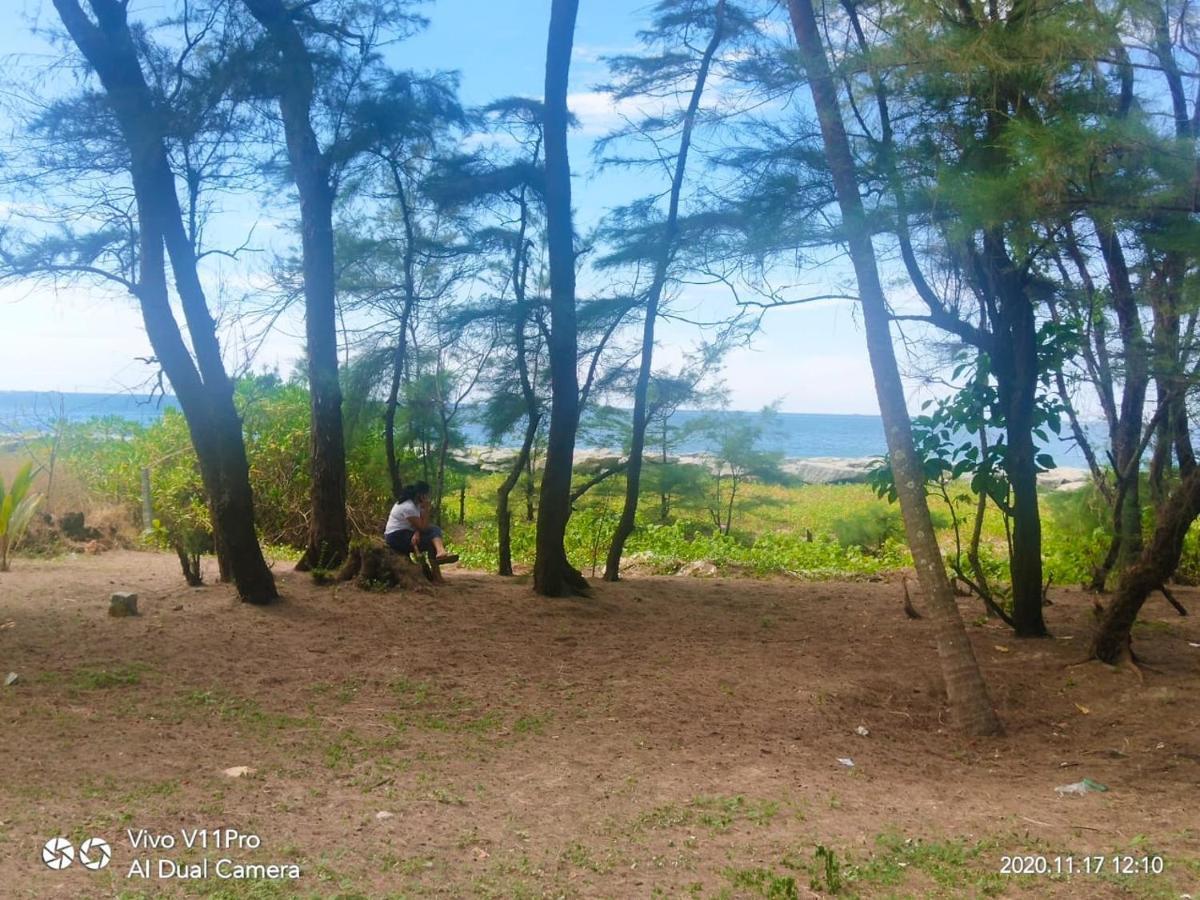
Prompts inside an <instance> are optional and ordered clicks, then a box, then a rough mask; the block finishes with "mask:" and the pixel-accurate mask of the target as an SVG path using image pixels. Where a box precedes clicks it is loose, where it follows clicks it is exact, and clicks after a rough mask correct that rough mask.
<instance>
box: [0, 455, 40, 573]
mask: <svg viewBox="0 0 1200 900" xmlns="http://www.w3.org/2000/svg"><path fill="white" fill-rule="evenodd" d="M32 486H33V463H31V462H29V463H26V464H25V465H24V466H22V467H21V468H20V470H19V471H18V472H17V474H16V475H14V476H13V479H12V482H11V483H10V484H9V485H8V487H7V489H6V488H5V486H4V479H3V478H0V572H7V571H8V555H9V553H10V552H11V551H12V550H14V549H16V546H17V544H19V543H20V542H21V538H22V537H24V536H25V531H26V530H27V529H28V528H29V523H30V522H32V521H33V514H34V512H35V511H36V510H37V507H38V504H39V503H40V502H41V500H42V498H41V495H40V494H35V493H33V492H32V491H31V490H30V489H31V488H32Z"/></svg>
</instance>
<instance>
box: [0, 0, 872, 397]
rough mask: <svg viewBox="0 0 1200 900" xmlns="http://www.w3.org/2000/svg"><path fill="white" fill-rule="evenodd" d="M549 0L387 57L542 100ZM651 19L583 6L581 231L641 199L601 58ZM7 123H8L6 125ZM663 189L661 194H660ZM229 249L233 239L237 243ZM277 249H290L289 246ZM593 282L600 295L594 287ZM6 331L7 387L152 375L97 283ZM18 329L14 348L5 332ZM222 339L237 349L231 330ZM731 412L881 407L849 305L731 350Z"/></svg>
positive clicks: (670, 346)
mask: <svg viewBox="0 0 1200 900" xmlns="http://www.w3.org/2000/svg"><path fill="white" fill-rule="evenodd" d="M10 3H11V4H13V5H14V6H18V7H19V8H22V9H23V10H24V11H25V13H26V15H27V16H29V17H32V18H34V19H37V20H40V21H41V23H42V24H43V25H46V24H53V22H54V11H53V8H52V7H51V5H50V0H6V3H5V5H6V6H8V5H9V4H10ZM162 5H163V3H162V0H133V8H134V9H135V10H141V11H150V10H154V9H157V8H161V7H162ZM549 8H550V3H549V0H439V2H436V3H432V4H429V5H428V6H427V7H426V14H427V15H428V16H429V18H430V26H429V28H428V29H427V30H425V31H424V32H423V33H421V34H419V35H417V36H416V37H414V38H412V39H410V40H408V41H406V42H404V43H402V44H400V45H398V46H396V47H395V48H393V50H392V52H391V56H392V61H393V63H394V64H395V65H397V66H403V67H410V68H414V69H452V70H457V71H458V72H459V73H460V75H461V87H462V98H463V100H464V102H465V103H467V104H480V103H483V102H486V101H487V100H489V99H492V98H495V97H501V96H506V95H513V94H522V95H529V96H539V95H540V94H541V91H542V78H543V72H542V66H543V62H544V54H545V42H546V27H547V23H548V16H549ZM646 20H647V4H646V3H644V2H641V0H582V2H581V4H580V15H579V22H578V28H577V32H576V53H575V58H574V61H573V65H572V91H571V93H572V97H571V104H572V108H573V110H574V111H575V113H576V115H577V116H578V117H579V119H580V120H581V128H580V129H579V131H578V132H577V133H576V134H575V135H574V137H573V139H572V143H571V153H572V168H573V171H574V174H575V187H574V190H575V205H576V208H577V218H578V224H579V226H580V227H581V228H586V227H588V226H590V225H593V224H595V223H596V222H597V221H598V220H599V219H600V217H601V216H602V215H603V212H604V209H605V208H606V206H608V205H611V204H612V203H614V202H621V201H624V200H628V199H630V198H632V197H633V196H635V195H636V194H637V193H639V188H640V185H639V184H638V183H637V181H636V178H635V177H634V176H632V175H629V174H624V173H611V172H605V173H596V172H595V171H594V170H593V165H592V160H591V157H590V149H591V145H592V142H593V141H594V140H595V138H596V137H598V136H599V135H600V134H602V133H603V132H604V131H605V130H606V129H607V128H608V127H609V126H610V125H612V124H613V123H615V122H616V121H617V118H616V115H615V113H614V111H613V110H612V108H611V105H609V104H608V103H607V101H606V99H605V98H604V97H602V96H601V95H599V94H598V93H596V92H595V90H594V87H595V85H596V84H597V83H598V82H600V81H601V80H602V79H603V78H604V74H605V69H604V65H603V63H602V61H601V59H600V58H601V57H602V56H603V55H604V54H606V53H613V52H620V51H622V50H628V49H631V48H632V47H633V46H634V45H635V39H636V38H635V36H636V32H637V30H638V28H639V27H641V26H643V25H644V24H645V22H646ZM8 22H9V23H10V27H9V28H7V29H5V30H4V32H3V33H0V56H4V57H8V56H10V55H12V54H24V55H25V57H24V59H23V62H24V63H25V64H29V63H30V62H31V61H32V60H31V58H30V57H29V56H28V55H29V54H34V55H35V59H36V56H39V55H41V54H44V53H45V54H50V53H52V51H51V50H50V49H49V48H48V47H47V46H46V45H45V44H44V42H42V41H40V40H39V39H37V38H35V37H34V36H33V35H31V34H30V32H29V29H28V28H27V27H23V26H18V27H12V19H8ZM4 124H6V123H3V121H2V120H0V126H2V125H4ZM656 187H657V186H656ZM230 242H231V243H232V244H237V243H239V240H233V238H232V236H231V238H230ZM273 249H277V250H283V249H285V248H284V247H283V246H276V247H274V248H273ZM842 271H843V270H842V269H841V268H840V267H831V268H830V269H828V270H827V271H822V272H813V273H809V275H808V280H809V283H810V286H811V287H812V288H813V292H814V293H820V292H831V291H837V290H840V289H843V288H845V287H846V285H844V284H842V283H840V282H841V280H842V279H843V278H844V276H843V275H842V274H840V273H841V272H842ZM590 287H592V288H594V289H597V290H599V289H601V288H602V287H603V285H601V284H599V283H596V282H595V281H594V280H593V281H592V282H591V283H590ZM681 302H682V303H683V304H684V305H686V306H689V307H695V308H701V309H705V310H707V311H710V312H716V311H728V310H729V309H730V303H731V301H730V300H729V299H728V298H726V297H725V296H724V295H723V294H722V293H721V292H719V291H716V290H699V291H693V292H691V293H690V294H687V295H685V296H684V297H682V298H681ZM0 330H2V332H3V333H4V334H5V336H6V338H8V339H7V340H6V342H5V352H4V353H3V354H0V390H6V389H7V390H88V391H121V390H126V389H130V388H134V387H136V386H137V385H139V384H141V383H142V381H143V380H144V379H145V378H146V377H147V374H148V370H147V367H146V366H145V364H143V363H141V362H139V361H138V359H137V358H138V357H145V356H149V355H150V352H151V351H150V348H149V343H148V341H147V340H146V337H145V334H144V331H143V329H142V325H141V319H140V316H139V314H138V312H137V309H136V306H135V305H134V303H133V301H131V300H130V299H128V298H124V297H119V296H114V295H111V294H108V293H105V292H103V291H100V290H97V289H91V288H72V289H70V290H63V291H60V292H59V293H58V294H57V295H55V294H54V293H53V292H51V291H49V290H48V289H46V288H42V287H34V286H31V285H20V286H13V287H8V288H5V289H3V290H0ZM301 330H302V328H301V326H300V325H299V323H297V322H294V321H293V322H289V323H284V324H283V327H282V328H281V329H280V331H279V332H278V333H276V334H274V335H273V336H272V337H271V338H270V339H269V340H268V341H266V343H265V344H264V345H263V346H262V348H261V350H260V351H259V352H258V354H257V356H256V357H255V359H254V363H255V365H256V367H259V368H261V367H263V366H266V367H278V368H279V369H281V370H283V371H284V372H287V371H290V370H291V369H292V368H293V366H294V364H295V361H296V359H297V357H298V356H299V354H300V352H301V351H300V342H299V339H298V335H299V334H300V332H301ZM11 335H19V338H18V339H17V340H15V341H13V340H12V339H11V338H10V337H9V336H11ZM693 338H694V334H693V333H692V332H690V331H685V330H683V329H681V328H679V327H668V328H666V329H664V330H662V339H663V340H662V345H661V352H660V358H662V359H664V360H669V359H671V358H673V357H677V356H678V349H677V348H678V347H679V346H680V345H683V344H686V343H689V342H691V341H692V340H693ZM226 345H227V346H228V347H230V348H235V347H239V346H240V345H239V344H238V337H237V335H234V334H230V335H227V336H226ZM231 352H232V351H231ZM724 380H725V382H726V384H727V386H728V388H729V392H730V400H731V403H732V405H733V406H734V407H735V408H740V409H755V408H758V407H761V406H763V405H764V404H767V403H770V402H773V401H776V400H779V401H781V408H782V409H784V410H785V411H791V412H843V413H875V412H877V406H876V402H875V395H874V388H873V385H872V381H871V372H870V367H869V364H868V362H867V357H866V351H865V346H864V342H863V336H862V332H861V329H860V328H859V326H858V322H857V319H856V316H855V315H854V311H853V310H852V309H851V307H850V306H849V305H848V304H845V303H825V304H821V305H812V306H806V307H803V308H795V309H785V310H779V311H775V312H772V313H771V314H770V315H769V317H768V318H767V319H766V320H765V327H764V330H763V333H762V334H760V335H759V336H758V337H757V338H756V339H755V341H754V345H753V347H752V348H749V349H746V350H739V351H736V352H735V353H733V354H732V355H731V356H730V358H729V361H728V365H727V367H726V370H725V372H724Z"/></svg>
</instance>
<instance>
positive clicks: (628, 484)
mask: <svg viewBox="0 0 1200 900" xmlns="http://www.w3.org/2000/svg"><path fill="white" fill-rule="evenodd" d="M681 7H682V8H681ZM658 13H659V21H658V23H657V24H658V28H657V29H656V32H652V33H651V35H652V36H653V38H652V39H662V38H663V37H664V36H665V37H670V36H674V33H679V38H680V40H681V42H682V43H683V44H684V45H685V46H687V45H688V42H689V41H690V40H691V39H692V34H691V32H692V31H693V30H698V29H699V28H707V29H708V30H709V32H710V35H709V38H708V41H707V43H706V44H705V46H704V50H703V51H702V52H701V54H700V56H699V59H698V61H697V62H696V64H695V73H694V75H693V76H692V88H691V93H690V96H689V97H688V102H687V106H686V108H685V109H684V112H683V114H682V117H681V120H680V123H679V145H678V150H677V151H676V153H675V155H674V161H673V164H672V174H671V187H670V191H669V193H668V197H667V211H666V218H665V220H664V221H663V222H662V223H661V234H660V235H656V236H655V239H654V241H653V243H654V247H653V252H652V256H653V275H652V276H651V280H650V285H649V287H648V289H647V290H646V298H645V319H644V322H643V326H642V349H641V361H640V364H639V367H638V375H637V383H636V385H635V386H634V391H633V434H632V437H631V440H630V445H629V462H628V464H627V466H626V470H625V502H624V505H623V507H622V510H621V518H620V519H619V520H618V522H617V528H616V532H615V533H614V534H613V538H612V542H611V543H610V545H609V548H608V556H607V559H606V561H605V566H604V579H605V580H606V581H616V580H618V579H619V578H620V571H621V554H622V553H623V552H624V550H625V541H626V540H628V538H629V536H630V535H631V534H633V529H634V525H635V522H636V520H637V508H638V499H639V497H640V492H641V482H642V457H643V453H644V451H645V447H646V425H647V421H648V399H647V398H648V393H649V390H650V375H651V372H652V371H653V365H654V329H655V326H656V324H657V321H658V313H659V305H660V304H661V303H662V299H663V291H664V289H665V288H666V285H667V277H668V274H669V269H670V266H671V261H672V258H673V257H674V255H675V250H676V246H677V241H678V236H679V207H680V199H681V197H682V194H683V184H684V178H685V175H686V172H687V163H688V153H689V151H690V150H691V144H692V133H693V131H694V129H695V127H696V120H697V117H698V116H699V114H700V104H701V102H702V100H703V97H704V91H705V88H706V87H707V85H708V78H709V73H710V71H711V70H712V64H713V58H714V57H715V56H716V54H717V50H718V48H719V47H720V46H721V42H722V40H723V39H724V38H725V36H726V27H727V26H726V0H717V2H716V4H715V5H713V7H712V8H711V10H710V9H709V8H708V6H707V4H706V5H705V6H704V7H703V8H702V9H699V10H697V9H696V8H695V6H694V4H691V3H688V2H686V0H685V2H683V3H677V2H664V3H662V4H660V6H659V10H658ZM696 13H700V15H699V16H697V15H696ZM710 15H711V23H710V22H709V21H708V19H709V16H710ZM681 16H682V17H683V21H682V23H681V22H680V18H681ZM739 18H740V13H739ZM695 19H702V20H703V21H702V22H701V21H695ZM664 32H666V33H667V34H666V35H664V34H663V33H664ZM684 56H685V58H686V55H684ZM690 62H691V61H690V60H688V63H685V64H684V65H683V66H682V68H685V69H687V68H690ZM656 64H657V65H656ZM614 66H615V67H616V68H617V70H618V72H620V71H625V72H630V71H632V73H633V74H632V77H631V78H630V79H629V81H630V83H628V84H626V85H624V86H622V87H621V88H619V89H617V90H616V91H615V93H616V96H617V97H623V96H628V95H632V94H635V93H637V92H639V91H642V90H646V89H648V88H649V86H650V85H652V84H654V83H655V82H658V81H660V80H663V79H667V80H670V81H675V82H678V81H679V79H680V76H681V75H682V74H683V73H681V72H680V68H681V65H680V62H679V60H678V59H676V58H674V57H673V56H671V55H666V56H665V58H664V57H659V58H658V59H651V60H645V59H641V58H638V59H634V60H630V59H621V58H618V59H617V60H615V61H614ZM656 121H657V122H658V123H659V127H660V128H661V125H662V123H661V119H658V120H656Z"/></svg>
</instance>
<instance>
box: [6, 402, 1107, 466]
mask: <svg viewBox="0 0 1200 900" xmlns="http://www.w3.org/2000/svg"><path fill="white" fill-rule="evenodd" d="M178 405H179V404H178V403H177V402H176V400H175V398H174V397H169V396H168V397H154V398H151V397H149V396H147V395H145V394H130V393H125V394H81V393H61V394H60V393H38V392H31V391H0V436H3V435H5V434H8V435H13V434H31V433H37V432H40V431H45V430H47V429H48V428H49V427H50V423H52V422H53V421H54V420H55V419H56V418H57V417H58V416H59V414H60V412H61V414H62V415H63V416H65V418H66V419H67V420H68V421H71V422H86V421H87V420H89V419H94V418H100V417H107V416H116V417H120V418H124V419H130V420H133V421H135V422H140V423H142V424H149V423H151V422H153V421H154V420H155V419H157V418H158V417H159V416H161V415H162V411H163V410H164V409H166V408H168V407H172V408H178ZM702 415H711V414H708V413H700V412H696V411H691V410H681V411H680V412H679V413H678V414H677V416H676V417H675V419H674V420H673V424H676V425H680V426H686V425H687V424H688V423H689V422H693V421H694V420H695V419H696V418H698V417H699V416H702ZM719 415H721V416H728V417H729V418H730V420H737V419H739V418H742V419H744V420H747V421H750V420H755V419H757V417H758V414H757V413H751V412H737V411H729V412H723V413H720V414H719ZM463 432H464V433H465V436H466V439H467V443H468V444H485V443H487V438H486V436H485V434H484V431H483V428H482V427H481V426H479V425H477V424H475V423H471V422H467V423H466V424H465V426H464V428H463ZM1101 434H1102V432H1100V431H1097V432H1096V433H1095V437H1096V438H1097V439H1100V438H1101ZM1051 437H1052V439H1051V443H1050V445H1049V446H1048V447H1046V448H1045V449H1046V450H1047V451H1048V452H1049V453H1050V454H1051V456H1053V457H1054V461H1055V462H1056V463H1057V464H1058V465H1060V466H1079V467H1082V466H1084V465H1085V464H1086V463H1085V461H1084V459H1083V455H1082V454H1081V453H1080V452H1079V449H1078V447H1076V445H1075V443H1074V441H1070V440H1061V439H1056V438H1054V437H1053V436H1051ZM651 442H652V439H651ZM610 443H611V442H610V441H601V442H600V445H601V446H608V445H609V444H610ZM586 444H587V440H586V438H581V445H586ZM1102 445H1103V444H1102V441H1101V442H1100V443H1099V444H1098V446H1102ZM762 446H763V448H764V449H766V450H768V451H771V452H774V453H780V454H782V455H783V456H785V457H787V458H791V459H804V458H807V457H814V456H832V457H864V456H882V455H883V454H884V453H885V452H886V450H887V446H886V443H885V440H884V435H883V423H882V421H881V420H880V418H879V416H855V415H833V414H822V413H779V414H778V415H777V417H776V420H775V427H774V428H772V429H770V430H769V431H767V432H766V433H764V435H763V440H762ZM711 449H712V448H711V446H709V445H708V443H707V442H706V441H705V439H704V438H702V437H700V436H699V435H696V436H693V437H691V438H688V439H686V440H684V441H683V443H682V444H680V445H677V446H676V447H675V452H676V453H703V452H705V451H707V450H711Z"/></svg>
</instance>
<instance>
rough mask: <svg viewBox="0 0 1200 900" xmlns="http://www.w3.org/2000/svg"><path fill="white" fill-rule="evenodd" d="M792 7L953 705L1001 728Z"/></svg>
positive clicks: (827, 91) (818, 56) (971, 720)
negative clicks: (948, 560)
mask: <svg viewBox="0 0 1200 900" xmlns="http://www.w3.org/2000/svg"><path fill="white" fill-rule="evenodd" d="M788 11H789V12H790V14H791V21H792V29H793V31H794V32H795V36H796V44H797V46H798V48H799V50H800V58H801V63H802V64H803V66H804V68H805V70H806V71H807V73H808V83H809V88H810V89H811V91H812V97H813V105H814V107H815V108H816V111H817V118H818V119H819V121H820V125H821V136H822V138H823V140H824V143H825V156H826V159H827V161H828V163H829V169H830V172H831V174H832V176H833V182H834V188H835V191H836V193H837V198H838V205H839V207H840V208H841V213H842V227H843V229H844V233H845V235H846V240H847V243H848V245H849V250H850V259H851V262H852V264H853V266H854V273H855V277H856V278H857V281H858V289H859V295H860V300H861V303H862V310H863V322H864V325H865V328H866V332H867V350H868V353H869V355H870V358H871V368H872V371H873V373H874V376H875V392H876V396H877V397H878V399H879V411H880V413H881V415H882V417H883V424H884V430H885V433H886V436H887V443H888V452H889V453H890V455H891V460H892V468H893V472H894V473H895V477H896V485H897V493H898V494H899V498H900V509H901V512H902V513H903V516H904V524H905V529H906V531H907V533H908V542H909V547H910V548H911V550H912V554H913V560H914V562H915V563H916V568H917V577H918V578H919V579H920V582H921V586H922V588H923V589H924V592H925V597H926V602H927V603H928V606H929V612H930V616H931V618H932V620H933V622H934V628H935V632H936V636H937V645H938V657H939V660H940V662H941V667H942V675H943V678H944V679H945V683H946V693H947V696H948V698H949V702H950V709H951V713H952V715H953V716H954V719H955V721H956V723H957V724H958V726H959V727H960V728H962V729H963V730H964V731H966V732H967V733H969V734H976V735H983V734H995V733H997V732H999V731H1000V730H1001V728H1000V722H999V720H998V719H997V718H996V713H995V711H994V710H993V709H992V704H991V699H990V698H989V697H988V692H987V686H986V685H985V684H984V681H983V676H982V675H981V673H980V671H979V664H978V662H977V660H976V659H975V652H974V650H973V649H972V647H971V642H970V640H969V639H968V638H967V633H966V629H965V628H964V627H963V623H962V617H961V616H960V615H959V611H958V606H957V604H956V603H955V600H954V591H953V589H952V587H951V585H950V580H949V579H948V578H947V577H946V567H945V564H944V562H943V561H942V555H941V551H940V549H939V548H938V544H937V536H936V534H935V532H934V530H933V521H932V519H931V518H930V515H929V506H928V503H927V500H926V496H925V474H924V471H923V467H922V465H921V461H920V460H919V459H918V458H917V454H916V448H915V447H914V445H913V435H912V423H911V422H910V420H909V417H908V408H907V406H906V405H905V400H904V385H903V383H902V382H901V380H900V369H899V366H898V365H897V364H896V355H895V350H894V348H893V346H892V336H891V328H890V317H889V313H888V308H887V302H886V300H885V298H884V295H883V287H882V285H881V284H880V281H879V270H878V266H877V263H876V260H875V249H874V247H873V246H872V244H871V235H870V231H869V229H868V225H867V221H866V215H865V211H864V210H863V205H862V199H861V197H860V196H859V194H858V179H857V175H856V172H855V166H854V157H853V155H852V154H851V150H850V142H849V139H848V138H847V137H846V131H845V126H844V124H843V122H842V117H841V112H840V110H839V108H838V98H837V88H836V86H835V85H834V81H833V77H832V75H831V74H830V71H829V63H828V61H827V59H826V56H825V48H824V47H823V46H822V44H821V38H820V32H819V31H818V28H817V20H816V16H815V15H814V13H813V8H812V2H811V0H788Z"/></svg>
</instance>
